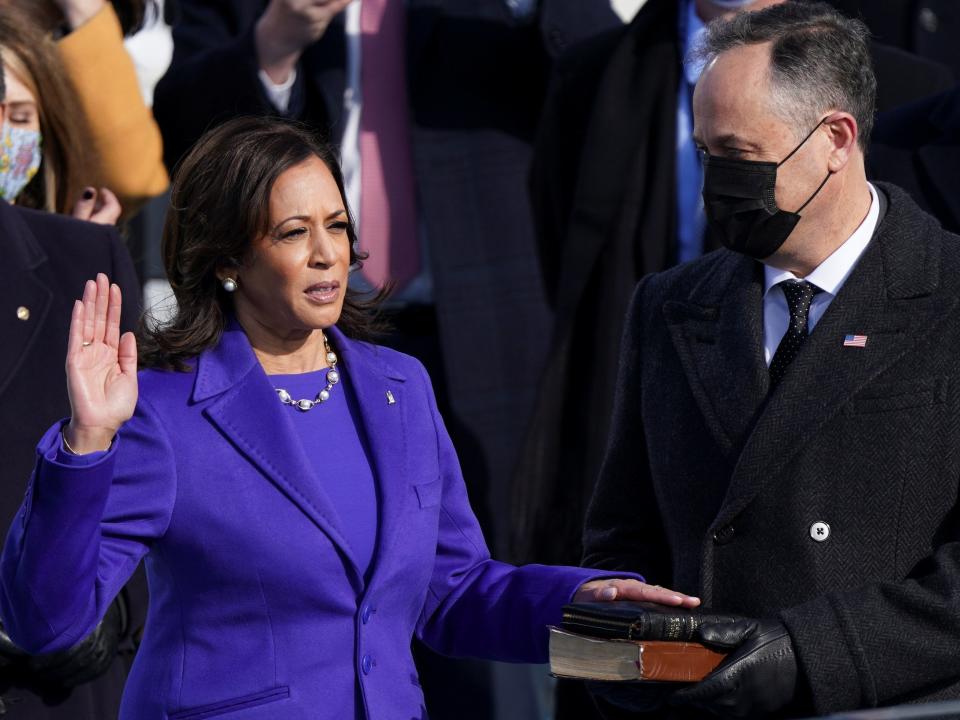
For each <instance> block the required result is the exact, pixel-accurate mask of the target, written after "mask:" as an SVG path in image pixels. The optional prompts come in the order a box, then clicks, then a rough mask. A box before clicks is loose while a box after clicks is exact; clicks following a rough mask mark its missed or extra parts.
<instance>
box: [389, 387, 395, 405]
mask: <svg viewBox="0 0 960 720" xmlns="http://www.w3.org/2000/svg"><path fill="white" fill-rule="evenodd" d="M396 402H397V400H396V398H395V397H393V393H392V392H390V391H389V390H387V405H394V404H395V403H396Z"/></svg>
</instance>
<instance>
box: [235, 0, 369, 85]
mask: <svg viewBox="0 0 960 720" xmlns="http://www.w3.org/2000/svg"><path fill="white" fill-rule="evenodd" d="M351 2H352V0H270V4H269V5H268V6H267V9H266V10H265V11H264V13H263V15H261V16H260V19H259V20H257V26H256V30H255V32H254V39H255V43H256V47H257V59H258V61H259V63H260V69H262V70H263V71H264V72H265V73H267V75H269V76H270V79H271V80H273V82H275V83H277V84H278V85H279V84H281V83H284V82H286V80H287V78H288V77H289V75H290V73H291V72H292V71H293V69H294V67H296V64H297V61H298V60H299V59H300V55H301V53H303V51H304V49H306V47H307V46H308V45H310V44H311V43H314V42H316V41H317V40H319V39H320V38H321V37H323V33H324V32H326V30H327V27H328V26H329V25H330V23H331V21H332V20H333V18H334V17H336V16H337V14H338V13H340V12H341V11H342V10H343V9H344V8H345V7H346V6H347V5H349V4H350V3H351Z"/></svg>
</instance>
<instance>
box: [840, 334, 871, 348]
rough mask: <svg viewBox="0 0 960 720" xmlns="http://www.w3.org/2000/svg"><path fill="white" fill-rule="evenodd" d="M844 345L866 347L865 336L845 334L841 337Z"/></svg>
mask: <svg viewBox="0 0 960 720" xmlns="http://www.w3.org/2000/svg"><path fill="white" fill-rule="evenodd" d="M843 346H844V347H859V348H862V347H866V346H867V336H866V335H846V336H845V337H844V338H843Z"/></svg>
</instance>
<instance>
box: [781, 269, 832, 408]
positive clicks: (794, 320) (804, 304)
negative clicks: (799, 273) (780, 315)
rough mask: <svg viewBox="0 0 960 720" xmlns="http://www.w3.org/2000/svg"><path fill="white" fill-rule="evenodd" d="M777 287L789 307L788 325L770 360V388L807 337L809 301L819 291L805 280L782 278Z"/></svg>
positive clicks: (783, 372) (782, 373)
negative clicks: (781, 291)
mask: <svg viewBox="0 0 960 720" xmlns="http://www.w3.org/2000/svg"><path fill="white" fill-rule="evenodd" d="M777 287H779V288H780V289H781V290H783V294H784V296H785V297H786V298H787V307H789V308H790V325H789V327H787V332H786V334H785V335H784V336H783V339H782V340H781V341H780V344H779V345H778V346H777V351H776V352H775V353H774V354H773V360H772V361H771V362H770V389H771V390H773V388H775V387H776V386H777V384H778V383H779V382H780V380H782V379H783V376H784V374H785V373H786V372H787V368H788V367H790V363H791V362H793V359H794V358H795V357H796V356H797V352H799V350H800V347H801V346H802V345H803V341H804V340H806V339H807V335H808V333H807V327H808V325H809V319H810V303H811V302H812V301H813V296H814V295H816V294H817V293H818V292H820V288H818V287H817V286H816V285H814V284H812V283H808V282H807V281H806V280H784V281H783V282H782V283H778V285H777Z"/></svg>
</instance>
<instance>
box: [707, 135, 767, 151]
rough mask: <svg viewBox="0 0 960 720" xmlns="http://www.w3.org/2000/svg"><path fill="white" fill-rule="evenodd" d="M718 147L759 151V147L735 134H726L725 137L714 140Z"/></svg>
mask: <svg viewBox="0 0 960 720" xmlns="http://www.w3.org/2000/svg"><path fill="white" fill-rule="evenodd" d="M716 143H717V146H718V147H736V148H741V149H743V150H759V149H760V146H759V145H757V144H756V143H754V142H750V141H749V140H747V139H746V138H742V137H740V136H739V135H737V134H736V133H727V134H726V135H721V136H720V137H718V138H717V139H716Z"/></svg>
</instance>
